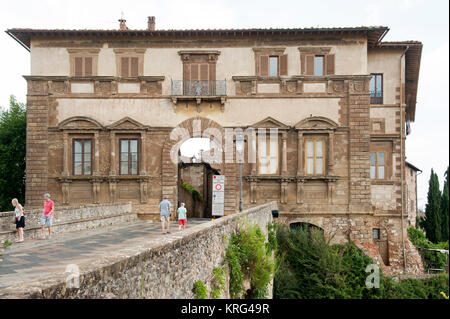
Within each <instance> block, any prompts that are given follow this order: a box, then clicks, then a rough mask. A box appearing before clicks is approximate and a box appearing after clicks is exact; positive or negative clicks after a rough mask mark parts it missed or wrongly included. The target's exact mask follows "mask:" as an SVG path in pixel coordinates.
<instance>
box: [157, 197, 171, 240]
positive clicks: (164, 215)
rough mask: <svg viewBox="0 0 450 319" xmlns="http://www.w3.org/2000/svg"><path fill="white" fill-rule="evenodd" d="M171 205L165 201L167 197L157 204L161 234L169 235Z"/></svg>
mask: <svg viewBox="0 0 450 319" xmlns="http://www.w3.org/2000/svg"><path fill="white" fill-rule="evenodd" d="M171 206H172V204H171V203H170V202H169V200H168V199H167V196H164V198H163V200H162V201H161V203H159V206H158V207H159V212H160V215H161V229H162V233H163V234H167V233H170V207H171Z"/></svg>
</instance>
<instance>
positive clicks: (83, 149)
mask: <svg viewBox="0 0 450 319" xmlns="http://www.w3.org/2000/svg"><path fill="white" fill-rule="evenodd" d="M72 143H73V144H72V157H73V160H72V162H73V167H72V168H73V175H91V174H92V153H93V150H92V148H93V144H92V139H73V141H72Z"/></svg>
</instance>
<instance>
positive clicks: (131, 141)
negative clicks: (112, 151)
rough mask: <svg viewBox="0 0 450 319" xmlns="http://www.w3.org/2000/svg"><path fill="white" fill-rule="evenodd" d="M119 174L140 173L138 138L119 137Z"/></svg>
mask: <svg viewBox="0 0 450 319" xmlns="http://www.w3.org/2000/svg"><path fill="white" fill-rule="evenodd" d="M119 174H120V175H138V174H139V140H138V139H137V138H120V139H119Z"/></svg>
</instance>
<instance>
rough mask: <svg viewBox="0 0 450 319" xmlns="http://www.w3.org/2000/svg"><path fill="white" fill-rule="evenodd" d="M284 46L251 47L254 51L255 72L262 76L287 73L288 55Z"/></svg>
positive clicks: (276, 75)
mask: <svg viewBox="0 0 450 319" xmlns="http://www.w3.org/2000/svg"><path fill="white" fill-rule="evenodd" d="M285 50H286V48H280V47H276V48H268V47H262V48H253V51H254V52H255V74H256V75H258V76H264V77H269V76H270V77H278V76H286V75H288V56H287V54H284V51H285Z"/></svg>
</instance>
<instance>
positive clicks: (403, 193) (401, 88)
mask: <svg viewBox="0 0 450 319" xmlns="http://www.w3.org/2000/svg"><path fill="white" fill-rule="evenodd" d="M408 49H409V46H407V47H406V49H405V51H403V53H402V55H401V56H400V125H401V126H400V170H401V173H400V177H401V187H402V191H401V194H402V207H401V220H400V223H401V228H402V231H401V233H402V251H403V268H404V269H405V270H406V249H405V234H404V233H405V232H404V220H403V219H404V215H405V181H404V180H405V158H404V156H403V152H404V147H403V144H404V141H403V139H404V136H403V130H404V129H405V126H404V123H403V115H404V114H403V104H404V101H403V99H404V96H403V81H402V80H403V77H402V74H403V73H402V71H403V69H402V59H403V56H404V55H405V54H406V51H408ZM405 69H406V66H405Z"/></svg>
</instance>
